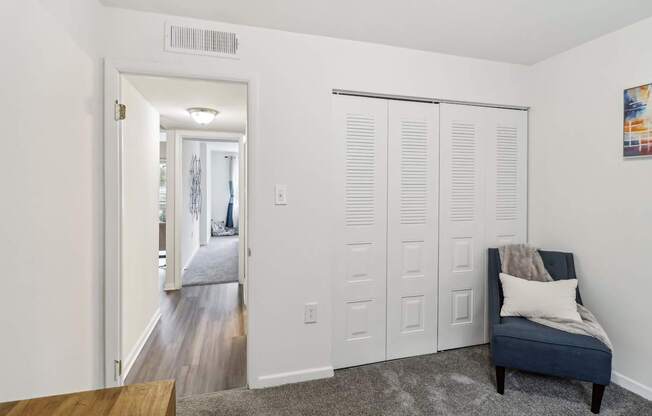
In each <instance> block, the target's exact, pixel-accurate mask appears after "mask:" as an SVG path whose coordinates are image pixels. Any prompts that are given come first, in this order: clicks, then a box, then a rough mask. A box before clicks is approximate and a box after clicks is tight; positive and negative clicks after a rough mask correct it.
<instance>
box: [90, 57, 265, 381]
mask: <svg viewBox="0 0 652 416" xmlns="http://www.w3.org/2000/svg"><path fill="white" fill-rule="evenodd" d="M124 73H128V74H142V75H152V76H164V77H179V78H191V79H202V80H213V81H230V82H240V83H243V84H246V85H247V135H246V138H247V148H248V149H247V166H246V169H247V175H246V180H247V184H246V186H247V189H246V191H247V194H248V198H247V204H246V206H247V209H246V222H245V224H246V228H247V229H246V241H247V247H246V248H245V250H246V251H245V252H246V253H247V256H246V257H245V260H246V261H245V264H246V266H245V267H246V271H247V276H246V282H245V285H244V290H245V297H246V299H247V309H248V310H247V319H246V320H245V326H246V333H247V346H246V350H247V371H246V374H247V380H253V379H254V376H253V369H254V368H255V367H254V366H255V363H254V361H255V357H253V356H252V354H250V351H251V349H252V347H251V346H252V345H253V340H254V339H255V334H254V333H253V331H252V329H253V328H255V325H253V323H252V322H253V320H254V317H255V315H254V311H255V307H254V305H255V303H254V302H255V297H254V296H252V293H253V292H254V291H253V284H254V282H255V279H252V276H253V275H254V265H253V262H252V261H250V254H249V253H250V251H249V250H250V248H251V247H252V243H253V242H254V241H255V239H254V236H255V233H254V231H255V228H254V224H253V223H252V222H251V219H252V218H254V213H255V204H254V195H255V192H254V190H255V181H254V171H255V166H256V163H255V160H254V155H255V152H254V149H255V141H256V139H257V137H258V102H259V100H258V94H259V88H260V87H259V76H258V74H256V73H242V72H240V71H228V70H226V69H224V68H221V70H219V71H215V70H214V69H206V70H201V69H199V70H198V69H197V66H196V65H191V64H186V65H184V64H178V63H161V62H143V61H123V60H120V61H116V60H111V59H108V58H107V59H105V60H104V334H103V338H104V354H103V356H102V358H101V360H102V361H103V362H104V366H103V367H104V385H105V387H116V386H121V385H122V384H123V383H124V380H123V375H122V374H120V372H119V371H118V368H119V366H120V364H119V360H120V359H121V357H122V347H121V345H122V344H121V342H122V339H121V338H122V337H121V319H122V308H121V292H120V291H121V284H120V283H121V282H120V280H121V270H122V256H121V250H122V225H123V221H122V218H123V208H124V207H123V203H124V198H123V179H124V170H123V169H124V166H123V160H124V157H123V150H124V146H123V142H122V127H121V123H120V122H118V121H116V120H115V103H116V102H119V99H120V76H121V74H124Z"/></svg>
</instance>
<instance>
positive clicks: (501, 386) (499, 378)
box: [496, 366, 505, 394]
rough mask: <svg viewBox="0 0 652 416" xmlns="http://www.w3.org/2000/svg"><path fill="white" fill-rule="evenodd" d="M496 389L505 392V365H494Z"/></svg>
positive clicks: (499, 392)
mask: <svg viewBox="0 0 652 416" xmlns="http://www.w3.org/2000/svg"><path fill="white" fill-rule="evenodd" d="M496 391H497V392H498V394H505V367H498V366H496Z"/></svg>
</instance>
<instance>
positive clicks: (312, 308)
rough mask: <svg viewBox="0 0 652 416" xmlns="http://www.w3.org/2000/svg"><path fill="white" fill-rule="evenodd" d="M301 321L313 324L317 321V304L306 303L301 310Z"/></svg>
mask: <svg viewBox="0 0 652 416" xmlns="http://www.w3.org/2000/svg"><path fill="white" fill-rule="evenodd" d="M303 322H304V323H306V324H315V323H317V304H316V303H314V302H312V303H306V307H305V309H304V312H303Z"/></svg>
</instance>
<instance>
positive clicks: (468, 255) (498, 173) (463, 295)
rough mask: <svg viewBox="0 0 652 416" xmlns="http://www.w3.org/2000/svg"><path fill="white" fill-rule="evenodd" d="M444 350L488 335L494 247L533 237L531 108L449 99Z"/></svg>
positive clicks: (444, 149)
mask: <svg viewBox="0 0 652 416" xmlns="http://www.w3.org/2000/svg"><path fill="white" fill-rule="evenodd" d="M440 109H441V111H440V117H441V120H440V122H441V136H440V140H441V181H440V192H441V196H440V201H441V203H440V261H439V302H440V313H439V338H438V345H439V347H438V349H439V350H446V349H451V348H459V347H464V346H469V345H475V344H482V343H485V342H487V341H488V334H487V332H488V331H487V330H488V328H487V322H486V317H487V310H486V308H487V299H486V283H487V262H486V258H487V257H486V256H487V249H488V248H489V247H497V246H499V245H504V244H509V243H519V242H524V241H526V224H527V220H526V211H527V208H526V198H527V189H526V187H527V177H526V172H527V113H526V112H525V111H521V110H508V109H497V108H484V107H473V106H465V105H451V104H442V105H441V106H440Z"/></svg>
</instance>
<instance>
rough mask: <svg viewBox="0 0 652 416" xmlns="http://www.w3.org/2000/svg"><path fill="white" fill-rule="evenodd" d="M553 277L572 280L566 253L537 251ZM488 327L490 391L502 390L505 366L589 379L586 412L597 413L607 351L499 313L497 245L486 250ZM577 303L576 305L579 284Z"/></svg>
mask: <svg viewBox="0 0 652 416" xmlns="http://www.w3.org/2000/svg"><path fill="white" fill-rule="evenodd" d="M539 253H540V254H541V257H542V259H543V263H544V264H545V266H546V269H547V270H548V273H550V275H551V276H552V278H553V279H555V280H559V279H575V278H576V277H575V265H574V264H573V255H572V254H571V253H560V252H554V251H540V252H539ZM488 258H489V273H488V275H489V287H488V289H489V326H490V329H491V356H492V360H493V364H494V365H495V367H496V390H497V391H498V393H500V394H504V392H505V368H513V369H518V370H524V371H530V372H533V373H540V374H547V375H551V376H557V377H564V378H573V379H577V380H582V381H588V382H591V383H593V394H592V396H593V397H592V401H591V411H592V412H593V413H600V404H601V403H602V396H603V394H604V390H605V387H606V386H607V385H608V384H609V383H610V382H611V350H610V349H609V348H608V347H607V346H606V345H604V344H603V343H602V342H600V341H598V340H597V339H596V338H593V337H590V336H586V335H577V334H571V333H568V332H565V331H560V330H557V329H553V328H550V327H547V326H544V325H541V324H537V323H535V322H532V321H530V320H527V319H525V318H520V317H505V318H501V317H500V309H501V307H502V304H503V290H502V286H501V284H500V277H499V273H500V271H501V267H500V255H499V254H498V249H495V248H490V249H489V256H488ZM577 302H578V303H580V304H581V303H582V298H581V296H580V291H579V288H578V289H577Z"/></svg>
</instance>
